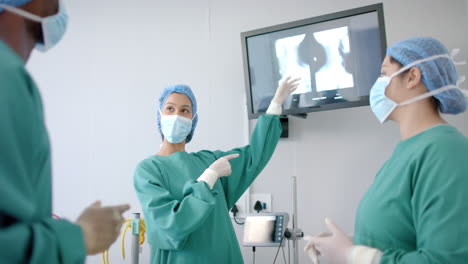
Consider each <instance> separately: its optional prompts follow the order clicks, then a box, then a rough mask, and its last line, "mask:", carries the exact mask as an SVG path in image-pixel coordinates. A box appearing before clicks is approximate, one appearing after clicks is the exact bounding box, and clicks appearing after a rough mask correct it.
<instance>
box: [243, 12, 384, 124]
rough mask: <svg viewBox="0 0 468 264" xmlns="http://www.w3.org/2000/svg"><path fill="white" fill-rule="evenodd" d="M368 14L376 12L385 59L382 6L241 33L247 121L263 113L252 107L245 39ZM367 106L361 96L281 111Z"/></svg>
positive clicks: (314, 110) (299, 111)
mask: <svg viewBox="0 0 468 264" xmlns="http://www.w3.org/2000/svg"><path fill="white" fill-rule="evenodd" d="M370 12H377V19H378V23H379V29H380V41H381V44H382V49H381V52H382V58H384V57H385V54H386V50H387V38H386V32H385V20H384V12H383V4H382V3H379V4H373V5H368V6H363V7H358V8H354V9H350V10H345V11H340V12H336V13H332V14H326V15H322V16H317V17H312V18H306V19H302V20H298V21H293V22H288V23H284V24H279V25H276V26H270V27H265V28H260V29H256V30H251V31H246V32H242V33H241V44H242V59H243V65H244V81H245V89H246V90H245V92H246V95H247V109H248V116H249V119H256V118H258V117H259V116H261V115H262V114H264V113H254V111H253V110H254V109H253V105H252V87H251V76H250V71H249V58H248V47H247V38H249V37H253V36H259V35H263V34H269V33H273V32H278V31H282V30H287V29H292V28H296V27H302V26H307V25H311V24H318V23H323V22H327V21H331V20H336V19H341V18H346V17H351V16H356V15H361V14H365V13H370ZM366 105H369V96H361V99H360V100H358V101H353V102H340V103H334V104H325V105H320V106H313V107H303V108H298V109H293V110H286V111H283V113H282V115H300V114H305V113H310V112H318V111H325V110H332V109H341V108H350V107H358V106H366Z"/></svg>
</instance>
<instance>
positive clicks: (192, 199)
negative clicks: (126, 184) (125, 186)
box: [134, 159, 216, 250]
mask: <svg viewBox="0 0 468 264" xmlns="http://www.w3.org/2000/svg"><path fill="white" fill-rule="evenodd" d="M177 163H178V166H184V164H183V161H177ZM163 167H164V166H163V165H161V164H158V163H157V161H155V160H151V159H147V160H144V161H143V162H141V163H140V164H139V165H138V166H137V168H136V170H135V176H134V186H135V190H136V192H137V195H138V198H139V199H140V202H141V205H142V208H143V213H144V216H145V219H146V222H147V223H151V225H149V224H147V227H148V230H147V231H148V239H149V240H150V243H151V245H152V246H156V247H157V248H160V249H166V250H178V249H182V248H183V247H184V244H185V242H186V241H187V238H188V237H189V235H190V234H191V233H192V232H194V231H195V230H197V229H198V228H199V227H200V226H201V225H202V224H203V223H204V221H205V220H206V219H207V218H208V217H209V215H210V213H211V212H212V211H213V209H214V206H215V195H216V192H215V191H211V190H210V189H209V187H208V185H207V184H206V183H205V182H196V181H195V180H190V181H186V182H185V184H184V185H183V191H182V193H183V197H175V196H174V195H173V194H171V192H170V187H169V184H168V183H167V181H166V180H165V177H164V175H169V174H166V173H165V172H164V168H163ZM178 176H179V175H176V174H170V177H173V178H172V179H171V180H177V177H178ZM179 178H181V177H180V176H179Z"/></svg>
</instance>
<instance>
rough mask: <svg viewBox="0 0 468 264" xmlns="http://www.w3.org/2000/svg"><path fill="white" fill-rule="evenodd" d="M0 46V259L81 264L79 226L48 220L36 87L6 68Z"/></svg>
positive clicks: (82, 250)
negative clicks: (39, 152) (39, 153)
mask: <svg viewBox="0 0 468 264" xmlns="http://www.w3.org/2000/svg"><path fill="white" fill-rule="evenodd" d="M0 44H2V43H0ZM0 46H1V45H0ZM1 48H2V47H0V64H1V65H0V120H1V121H0V122H1V124H0V195H1V199H0V245H1V246H0V263H32V264H34V263H36V264H44V263H47V264H54V263H84V261H85V257H86V254H85V253H86V251H85V245H84V241H83V235H82V232H81V229H80V228H79V227H78V226H76V225H74V224H72V223H70V222H67V221H63V220H55V219H52V218H51V209H50V208H51V202H50V200H51V199H50V197H51V191H50V190H51V179H50V178H51V175H50V169H46V168H43V167H42V168H43V169H44V170H41V169H40V168H41V164H42V163H43V161H44V160H43V159H48V158H50V157H49V156H46V155H44V156H43V157H40V156H38V155H36V154H37V151H36V150H37V147H38V146H40V145H41V144H42V143H44V141H42V140H43V139H44V137H42V135H44V136H45V135H46V131H45V128H44V124H43V123H42V119H41V118H39V117H40V116H42V105H41V103H40V99H39V95H38V91H37V88H36V86H35V84H34V83H33V82H32V80H31V79H30V77H29V75H28V73H27V72H26V70H25V69H24V67H23V66H22V65H21V66H20V65H16V64H15V63H12V65H10V66H8V65H7V66H5V65H6V64H8V63H10V62H11V61H9V60H7V61H5V60H4V58H5V57H2V56H4V55H5V53H3V54H2V51H3V50H2V49H1ZM45 145H46V146H47V148H48V141H47V143H46V144H45ZM47 154H48V155H50V154H49V153H47ZM48 164H50V163H48ZM44 208H46V209H44Z"/></svg>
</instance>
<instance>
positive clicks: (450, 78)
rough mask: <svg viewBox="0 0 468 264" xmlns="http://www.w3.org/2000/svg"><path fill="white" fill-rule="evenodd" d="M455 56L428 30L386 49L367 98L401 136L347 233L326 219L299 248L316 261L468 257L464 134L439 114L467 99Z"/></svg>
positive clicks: (387, 262) (383, 263) (450, 261)
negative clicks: (351, 231) (319, 230)
mask: <svg viewBox="0 0 468 264" xmlns="http://www.w3.org/2000/svg"><path fill="white" fill-rule="evenodd" d="M454 55H456V53H453V52H452V53H449V51H448V50H447V48H446V47H445V46H444V45H443V44H442V43H441V42H440V41H438V40H436V39H434V38H429V37H418V38H411V39H405V40H402V41H400V42H397V43H396V44H394V45H393V46H392V47H390V48H389V49H388V51H387V56H386V57H385V60H384V61H383V64H382V68H381V77H380V78H379V79H378V80H377V82H376V83H375V84H374V86H373V87H372V90H371V93H370V105H371V108H372V111H373V112H374V114H375V116H376V117H377V118H378V120H379V121H380V122H382V123H383V122H385V121H387V120H393V121H395V122H396V123H397V124H398V125H399V127H400V135H401V142H400V143H398V145H397V146H396V148H395V150H394V152H393V154H392V156H391V157H390V159H389V160H388V161H387V162H385V164H384V165H383V167H382V168H381V169H380V171H379V172H378V173H377V176H376V177H375V180H374V182H373V184H372V185H371V187H370V188H369V190H368V191H367V193H366V194H365V196H364V197H363V198H362V200H361V203H360V204H359V207H358V210H357V214H356V222H355V231H354V236H353V239H352V240H351V239H350V238H348V237H347V236H346V235H345V234H344V233H343V232H342V231H341V230H340V229H339V228H338V227H337V226H336V225H335V224H334V223H333V222H332V221H331V220H330V219H327V220H326V224H327V225H328V227H329V229H330V231H331V234H322V236H316V237H313V238H311V239H310V242H309V244H308V245H307V246H306V248H305V249H306V250H308V251H309V252H310V253H311V254H310V255H311V256H312V260H313V261H314V262H316V263H317V262H318V259H317V255H320V256H322V257H324V258H326V259H328V261H329V262H328V263H337V264H346V263H350V264H357V263H360V264H371V263H380V264H463V263H468V191H467V190H468V139H467V137H466V136H465V135H463V134H462V133H460V132H459V131H458V130H457V129H456V128H455V127H453V126H451V125H449V124H448V123H447V122H446V121H445V120H444V119H443V118H442V116H441V113H445V114H460V113H463V112H465V111H466V108H467V104H468V101H467V99H466V96H467V91H466V90H464V89H461V88H460V83H459V82H458V81H457V79H458V74H457V71H456V67H455V65H456V64H458V63H456V62H455V61H454V60H453V57H454Z"/></svg>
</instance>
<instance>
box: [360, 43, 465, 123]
mask: <svg viewBox="0 0 468 264" xmlns="http://www.w3.org/2000/svg"><path fill="white" fill-rule="evenodd" d="M455 54H456V53H455V52H453V53H452V56H450V55H448V54H442V55H434V56H431V57H429V58H426V59H421V60H417V61H414V62H412V63H410V64H408V65H406V66H404V67H402V68H401V69H400V70H398V71H397V72H395V73H393V74H392V75H390V76H381V77H379V78H378V79H377V81H376V82H375V84H374V85H373V86H372V89H371V91H370V95H369V101H370V106H371V109H372V112H374V115H375V116H376V117H377V119H378V120H379V121H380V123H384V122H385V121H387V120H388V117H389V116H390V114H391V113H392V112H393V110H395V108H396V107H397V106H403V105H409V104H412V103H414V102H417V101H419V100H422V99H425V98H428V97H431V96H433V95H435V94H438V93H442V92H445V91H447V90H450V89H459V90H461V91H462V92H463V93H464V94H467V92H466V91H464V90H462V89H460V87H459V86H460V84H461V83H462V82H464V81H465V77H464V76H462V77H460V79H459V81H458V82H457V84H456V85H447V86H444V87H441V88H438V89H435V90H433V91H430V92H427V93H424V94H421V95H418V96H416V97H414V98H411V99H409V100H406V101H404V102H401V103H399V104H398V103H396V102H395V101H393V100H391V99H390V98H388V97H387V96H386V95H385V90H386V88H387V87H388V85H389V84H390V82H391V81H392V78H394V77H395V76H397V75H399V74H401V73H402V72H405V71H406V70H408V69H410V68H412V67H414V66H416V65H418V64H420V63H423V62H427V61H431V60H435V59H439V58H447V59H449V60H452V61H453V59H452V57H453V56H454V55H455ZM465 63H466V62H454V64H456V65H460V64H465Z"/></svg>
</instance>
